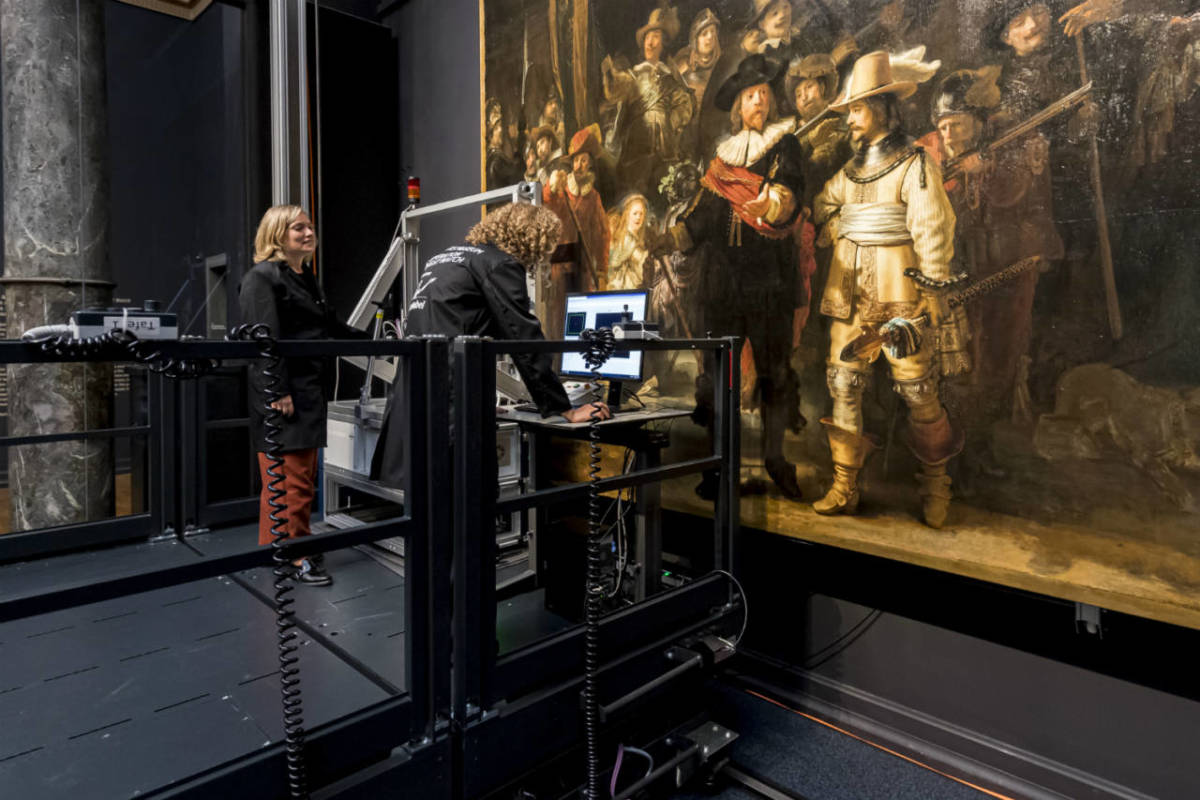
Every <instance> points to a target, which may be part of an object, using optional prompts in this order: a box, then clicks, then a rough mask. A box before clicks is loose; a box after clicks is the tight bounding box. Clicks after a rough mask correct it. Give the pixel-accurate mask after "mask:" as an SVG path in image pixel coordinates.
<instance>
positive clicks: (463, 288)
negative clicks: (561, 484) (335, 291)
mask: <svg viewBox="0 0 1200 800" xmlns="http://www.w3.org/2000/svg"><path fill="white" fill-rule="evenodd" d="M561 225H562V223H560V222H559V220H558V216H557V215H556V214H555V213H554V212H553V211H551V210H550V209H548V208H546V207H544V206H532V205H527V204H524V203H515V204H510V205H506V206H501V207H500V208H498V209H496V210H495V211H493V212H491V213H490V214H488V215H487V217H485V218H484V219H483V221H482V222H480V223H478V224H477V225H475V226H474V227H473V228H471V230H470V232H469V233H467V240H466V243H465V244H461V245H457V246H455V247H450V248H448V249H447V250H445V251H444V252H442V253H439V254H438V255H435V256H433V257H432V258H430V259H429V260H428V261H426V262H425V270H424V271H423V272H422V273H421V277H420V279H419V281H418V282H417V291H416V293H415V294H414V295H413V297H412V299H411V300H410V301H409V305H408V317H407V319H406V320H405V323H404V335H405V336H406V337H408V336H447V337H455V336H490V337H491V338H493V339H544V338H545V336H544V335H543V334H542V324H541V322H539V321H538V318H537V317H536V316H534V314H533V311H531V310H530V302H529V293H528V291H527V290H526V288H525V275H526V273H533V272H535V271H536V270H537V268H538V266H539V265H541V264H542V263H544V262H546V261H547V260H549V257H550V253H551V251H553V250H554V248H555V246H556V245H557V244H558V239H559V235H560V231H561ZM513 361H514V362H515V363H516V366H517V371H518V372H519V373H520V374H521V380H522V381H523V382H524V383H525V388H526V389H528V390H529V394H530V396H531V397H532V398H533V402H534V403H535V404H536V405H537V407H538V410H539V411H540V412H541V414H542V416H543V417H549V416H553V415H555V414H561V415H562V416H563V417H565V418H566V419H567V421H569V422H586V421H588V419H589V418H590V416H591V414H592V410H593V409H595V410H597V411H598V412H599V414H600V417H601V419H607V418H608V417H609V410H608V406H606V405H604V404H603V403H594V404H586V405H582V406H577V407H575V408H572V407H571V402H570V401H569V400H568V399H567V393H566V392H565V391H564V390H563V387H562V383H561V382H560V381H559V379H558V376H557V375H556V374H555V372H554V359H553V357H552V356H551V355H550V354H549V353H519V354H516V355H514V356H513ZM399 383H400V382H399V381H396V382H395V383H393V387H395V386H396V385H398V384H399ZM393 399H394V398H393ZM394 406H395V402H390V403H389V404H388V416H387V419H386V420H385V423H384V426H385V430H384V431H382V432H381V433H380V435H379V441H380V446H379V447H377V448H376V452H375V462H374V465H373V468H372V474H373V476H374V477H376V478H378V479H379V480H380V481H381V482H382V483H384V484H386V485H388V486H401V485H402V484H403V480H404V476H405V474H406V473H407V472H408V465H407V463H406V458H407V454H406V451H405V447H404V441H405V439H406V438H407V437H406V436H405V433H404V431H403V425H401V424H396V422H397V421H394V420H393V419H392V414H391V409H392V408H393V407H394Z"/></svg>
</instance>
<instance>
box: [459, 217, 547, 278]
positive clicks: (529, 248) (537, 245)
mask: <svg viewBox="0 0 1200 800" xmlns="http://www.w3.org/2000/svg"><path fill="white" fill-rule="evenodd" d="M561 236H562V223H561V222H559V220H558V215H557V214H555V213H554V212H553V211H551V210H550V209H548V208H546V207H544V206H533V205H529V204H528V203H509V204H508V205H506V206H501V207H500V208H498V209H496V210H495V211H493V212H491V213H490V214H488V215H487V216H486V217H484V218H483V220H482V221H480V222H479V223H478V224H476V225H475V227H473V228H471V230H470V231H469V232H468V233H467V241H468V242H470V243H471V244H490V245H494V246H496V247H499V248H500V249H501V250H503V251H504V252H506V253H508V254H509V255H510V256H512V257H513V258H515V259H516V260H517V261H520V262H521V263H522V264H524V265H525V269H528V270H532V269H534V268H535V267H537V265H538V264H540V263H541V262H542V261H543V260H544V259H545V258H546V256H548V255H550V252H551V251H552V250H554V247H555V245H557V244H558V240H559V237H561Z"/></svg>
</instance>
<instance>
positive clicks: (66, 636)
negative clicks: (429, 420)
mask: <svg viewBox="0 0 1200 800" xmlns="http://www.w3.org/2000/svg"><path fill="white" fill-rule="evenodd" d="M256 536H257V532H256V528H255V526H250V525H246V526H238V527H231V528H226V529H224V530H221V531H217V532H213V533H208V534H203V535H198V536H192V537H189V538H188V539H187V540H186V542H179V541H175V540H171V541H164V542H155V543H141V544H134V545H124V546H119V547H113V548H107V549H104V550H97V551H92V552H85V553H73V554H67V555H63V556H56V557H53V558H47V559H43V560H40V561H33V562H28V563H23V564H10V565H6V566H2V567H0V599H2V598H3V597H6V596H18V595H22V594H25V593H27V592H29V591H32V590H36V589H46V588H48V587H51V586H54V585H60V584H62V585H66V584H71V583H77V582H80V581H85V580H96V579H102V578H111V577H117V576H120V575H122V574H128V573H131V572H134V571H137V570H140V569H146V568H151V567H166V566H171V565H175V564H183V563H187V562H188V561H191V560H194V559H196V558H198V557H199V555H213V554H219V553H221V552H227V551H232V550H235V549H242V548H244V547H245V546H246V544H247V543H249V542H253V541H254V540H255V538H256ZM326 568H327V569H328V570H329V572H330V573H331V574H332V575H333V576H334V584H333V585H332V586H330V587H308V586H302V587H297V588H296V590H295V591H294V592H293V593H292V595H291V596H292V597H294V598H295V600H296V603H295V609H296V614H297V619H298V620H299V622H300V627H301V635H300V642H301V650H300V653H301V669H302V672H301V677H302V681H303V682H302V686H303V691H304V713H305V725H306V727H309V728H312V727H314V726H316V725H321V724H323V723H327V722H330V721H332V720H335V719H338V718H340V717H343V716H345V715H347V714H350V713H353V712H355V711H357V710H360V709H362V708H365V707H367V706H369V705H372V704H374V703H377V702H379V701H381V700H384V699H386V698H388V697H389V696H394V695H397V694H400V693H403V692H404V691H405V688H406V685H407V684H406V676H405V665H404V647H405V636H406V632H405V613H404V578H403V576H402V575H400V574H398V571H397V570H396V569H395V568H393V567H391V566H388V565H386V564H384V563H380V561H379V560H377V559H375V558H372V557H370V556H369V555H368V554H367V553H366V552H365V550H360V549H357V548H355V549H348V550H340V551H335V552H332V553H329V554H327V555H326ZM272 582H273V578H272V575H271V573H270V570H268V569H265V568H264V569H258V570H250V571H246V572H241V573H237V574H236V575H230V576H222V577H219V578H212V579H207V580H203V581H196V582H193V583H188V584H184V585H181V586H176V587H172V588H170V589H163V590H160V591H154V592H146V593H143V594H138V595H132V596H129V597H124V598H119V599H117V600H111V601H106V602H101V603H92V604H89V605H86V606H80V607H77V608H72V609H67V610H64V611H60V612H55V613H51V614H42V615H39V616H35V617H28V618H25V619H21V620H16V621H13V622H10V623H5V624H0V797H4V798H9V797H12V798H21V800H42V798H68V797H69V798H72V800H78V798H83V797H97V798H99V797H103V798H119V797H132V796H135V795H138V794H142V793H145V792H148V791H150V790H153V789H157V788H161V787H164V786H168V785H170V784H172V783H174V782H177V781H180V780H183V779H185V778H187V777H189V776H192V775H195V774H196V773H198V772H201V771H203V770H206V769H210V768H212V767H215V766H218V765H220V764H223V763H225V762H228V761H230V760H232V759H235V758H237V757H240V756H242V755H245V754H247V753H251V752H253V751H255V750H257V749H259V748H262V747H264V746H267V745H269V744H271V743H273V742H277V741H280V740H281V739H282V738H283V730H282V717H281V711H280V695H279V673H278V653H277V649H276V638H275V615H274V611H273V606H272V604H271V595H272ZM542 606H543V602H542V593H541V591H540V590H538V591H533V592H527V593H525V594H521V595H517V596H514V597H512V598H510V599H508V600H506V601H504V602H503V603H501V604H500V605H499V606H498V608H497V632H498V638H499V639H500V642H501V644H502V650H503V651H508V650H512V649H515V648H517V647H521V646H523V645H524V644H527V643H529V642H532V641H534V640H536V639H539V638H541V637H543V636H547V635H550V634H553V633H556V632H558V631H561V630H563V629H565V628H567V627H569V625H570V623H568V622H567V621H566V620H564V619H562V618H560V617H557V616H555V615H553V614H551V613H550V612H547V611H546V610H545V609H544V608H543V607H542Z"/></svg>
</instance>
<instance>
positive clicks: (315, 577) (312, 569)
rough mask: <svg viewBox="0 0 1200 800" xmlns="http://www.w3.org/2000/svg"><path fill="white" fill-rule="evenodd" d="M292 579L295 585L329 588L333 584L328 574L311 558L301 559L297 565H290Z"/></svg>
mask: <svg viewBox="0 0 1200 800" xmlns="http://www.w3.org/2000/svg"><path fill="white" fill-rule="evenodd" d="M292 578H293V579H295V581H296V583H306V584H308V585H309V586H329V585H331V584H332V583H333V578H332V577H330V575H329V573H328V572H326V571H325V570H324V569H323V568H322V567H321V565H320V564H317V563H316V562H315V561H313V560H312V559H311V558H304V559H301V560H300V563H299V564H293V565H292Z"/></svg>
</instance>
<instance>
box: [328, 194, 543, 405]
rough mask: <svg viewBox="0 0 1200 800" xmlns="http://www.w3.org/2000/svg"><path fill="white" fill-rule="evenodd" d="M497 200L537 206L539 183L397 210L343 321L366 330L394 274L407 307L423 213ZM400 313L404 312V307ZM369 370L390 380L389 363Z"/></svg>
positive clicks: (416, 273)
mask: <svg viewBox="0 0 1200 800" xmlns="http://www.w3.org/2000/svg"><path fill="white" fill-rule="evenodd" d="M501 200H508V201H509V202H511V203H530V204H531V205H535V206H540V205H541V204H542V185H541V184H540V183H538V182H536V181H535V182H533V183H525V182H522V183H515V184H513V185H511V186H505V187H503V188H501V189H492V190H490V191H487V192H480V193H479V194H473V195H470V196H468V197H458V198H455V199H453V200H447V201H445V202H443V203H434V204H433V205H428V206H418V205H415V204H414V205H411V206H409V207H408V208H406V209H405V210H404V211H403V212H401V214H400V224H399V226H398V227H399V235H398V236H396V237H395V238H394V239H392V243H391V245H390V246H389V247H388V251H387V254H386V255H384V257H383V261H381V262H380V264H379V267H378V268H376V270H375V274H374V275H372V276H371V281H370V282H369V283H368V284H367V288H366V290H365V291H364V292H363V294H362V297H360V298H359V300H358V303H357V304H356V305H355V306H354V310H353V311H351V312H350V317H349V319H347V323H348V324H350V325H353V326H354V327H356V328H359V329H360V330H366V329H367V325H369V324H370V322H371V320H372V319H373V318H374V316H375V309H377V308H379V307H380V306H381V305H382V304H383V301H384V299H385V298H386V297H387V294H388V292H390V291H391V290H392V287H393V286H394V285H395V283H396V278H397V276H400V275H402V276H403V281H402V283H401V290H402V291H403V293H404V296H403V298H402V302H401V304H400V308H401V309H403V310H407V309H408V302H409V300H411V299H412V296H413V294H415V293H416V291H417V279H418V278H419V277H420V274H421V270H420V266H421V257H420V250H419V248H420V244H421V220H423V219H425V218H426V217H432V216H436V215H438V214H445V213H446V212H449V211H460V210H462V209H464V208H472V207H475V208H478V207H479V206H481V205H484V204H485V203H495V202H499V201H501ZM409 265H412V267H411V268H410V267H409ZM401 313H404V311H402V312H401ZM346 360H347V361H349V362H350V363H351V364H354V365H355V366H356V367H358V368H360V369H363V370H368V369H370V367H369V366H368V364H367V360H366V359H364V358H353V357H351V358H347V359H346ZM371 371H372V374H374V375H375V376H376V377H378V378H382V379H383V380H385V381H388V382H389V383H390V382H391V381H392V378H393V373H394V370H393V369H392V368H391V366H390V365H389V364H386V363H384V364H380V363H379V362H378V361H376V362H374V364H373V369H372V370H371Z"/></svg>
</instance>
